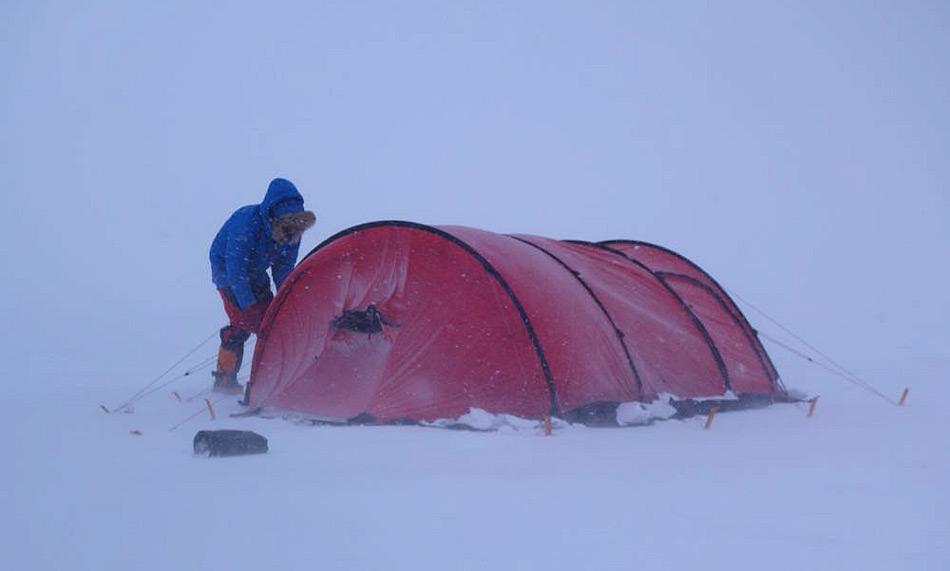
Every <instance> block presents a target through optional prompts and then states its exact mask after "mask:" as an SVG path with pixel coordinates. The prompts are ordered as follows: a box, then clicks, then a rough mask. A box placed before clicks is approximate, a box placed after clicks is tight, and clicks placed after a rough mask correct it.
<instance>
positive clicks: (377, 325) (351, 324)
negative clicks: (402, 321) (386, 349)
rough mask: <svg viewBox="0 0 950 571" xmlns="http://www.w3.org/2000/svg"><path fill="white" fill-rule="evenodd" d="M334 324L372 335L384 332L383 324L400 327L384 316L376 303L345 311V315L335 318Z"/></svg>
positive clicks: (339, 327)
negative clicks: (362, 308) (361, 308)
mask: <svg viewBox="0 0 950 571" xmlns="http://www.w3.org/2000/svg"><path fill="white" fill-rule="evenodd" d="M332 325H333V327H334V328H335V329H347V330H349V331H356V332H357V333H368V334H370V335H372V334H373V333H380V332H382V330H383V325H388V326H389V327H399V325H398V324H396V323H393V322H391V321H389V320H387V319H386V318H385V317H383V314H382V313H380V312H379V310H378V309H376V305H374V304H372V303H371V304H369V306H368V307H367V308H366V309H364V310H360V309H348V310H346V311H344V312H343V315H337V316H336V317H334V318H333V322H332Z"/></svg>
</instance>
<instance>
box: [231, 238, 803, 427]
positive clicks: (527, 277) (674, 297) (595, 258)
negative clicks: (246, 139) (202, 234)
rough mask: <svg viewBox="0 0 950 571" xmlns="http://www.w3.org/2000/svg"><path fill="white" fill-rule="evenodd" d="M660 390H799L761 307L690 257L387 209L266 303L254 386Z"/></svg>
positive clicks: (497, 398)
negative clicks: (749, 304)
mask: <svg viewBox="0 0 950 571" xmlns="http://www.w3.org/2000/svg"><path fill="white" fill-rule="evenodd" d="M661 395H662V396H663V397H664V398H666V395H669V397H670V398H671V399H672V400H673V404H674V406H677V408H678V409H679V410H680V411H681V412H686V411H688V410H693V409H695V408H696V406H697V403H708V402H712V401H716V400H718V401H721V402H722V403H723V404H731V405H732V406H740V405H744V404H748V403H763V402H771V401H773V400H776V399H783V398H784V397H785V391H784V389H783V388H782V387H781V385H780V383H779V381H778V374H777V373H776V370H775V368H774V367H773V365H772V363H771V361H770V360H769V357H768V355H767V354H766V352H765V350H764V349H763V347H762V345H761V343H760V342H759V340H758V338H757V336H756V333H755V331H754V330H753V329H752V327H751V326H750V325H749V323H748V321H747V320H746V319H745V317H744V316H743V315H742V313H741V312H740V311H739V309H738V308H737V307H736V305H735V304H734V303H733V302H732V301H731V300H730V298H729V296H728V295H727V294H726V293H725V292H724V291H723V289H722V288H721V287H719V285H718V284H717V283H716V282H715V281H714V280H713V279H712V278H711V277H709V275H708V274H706V273H705V272H704V271H703V270H701V269H700V268H699V267H698V266H696V265H695V264H693V263H692V262H690V261H689V260H687V259H686V258H683V257H682V256H680V255H678V254H676V253H674V252H671V251H669V250H666V249H664V248H661V247H658V246H654V245H651V244H646V243H643V242H633V241H611V242H602V243H598V244H594V243H586V242H576V241H559V240H553V239H550V238H541V237H538V236H526V235H510V236H509V235H501V234H494V233H491V232H485V231H482V230H476V229H474V228H465V227H459V226H440V227H432V226H424V225H421V224H416V223H410V222H396V221H387V222H373V223H369V224H363V225H360V226H356V227H353V228H350V229H348V230H344V231H343V232H340V233H339V234H337V235H335V236H333V237H331V238H329V239H328V240H326V241H325V242H324V243H323V244H321V245H319V246H318V247H317V248H315V249H314V250H313V251H312V252H310V254H309V255H308V256H307V257H306V258H304V260H303V261H302V262H301V263H300V264H299V265H298V266H297V268H296V269H295V270H294V272H293V273H292V274H291V276H290V277H289V278H288V279H287V281H286V282H285V284H284V286H283V287H282V288H281V290H280V291H279V292H278V294H277V297H276V298H275V300H274V303H273V304H272V305H271V308H270V310H269V311H268V314H267V315H266V316H265V319H264V324H263V327H262V331H261V334H260V336H259V339H258V341H257V348H256V350H255V352H254V362H253V366H252V374H251V380H250V382H249V383H248V387H247V393H246V397H245V402H246V403H247V404H248V405H249V406H250V407H251V408H252V409H276V410H280V411H290V412H297V413H302V414H303V415H306V416H312V417H318V418H330V419H338V420H341V421H346V420H353V419H359V420H361V421H367V420H371V421H378V422H395V421H404V420H408V421H422V420H434V419H448V418H457V417H459V416H460V415H462V414H464V413H466V412H467V411H468V410H469V409H470V408H480V409H483V410H486V411H488V412H492V413H508V414H513V415H517V416H522V417H529V418H541V417H543V416H546V415H552V416H557V417H562V418H567V419H572V420H581V421H585V420H590V421H594V422H598V421H599V420H598V419H599V417H601V416H603V414H602V413H604V411H607V413H608V414H607V415H606V416H609V413H610V412H611V411H612V410H614V409H616V407H617V405H618V404H619V403H623V402H630V401H641V402H650V401H653V400H655V399H657V398H658V397H660V396H661ZM700 407H701V404H700ZM601 420H602V419H601Z"/></svg>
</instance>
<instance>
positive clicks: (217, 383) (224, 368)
mask: <svg viewBox="0 0 950 571" xmlns="http://www.w3.org/2000/svg"><path fill="white" fill-rule="evenodd" d="M248 337H249V334H248V333H247V332H246V331H242V330H240V329H235V328H233V327H230V326H229V327H224V328H222V329H221V347H220V348H219V349H218V367H217V370H215V371H212V372H211V376H212V377H214V387H213V390H214V391H215V392H220V393H228V394H240V393H241V392H242V391H243V390H244V387H243V386H241V383H239V382H238V380H237V374H238V371H240V370H241V361H242V360H243V358H244V342H245V341H247V338H248Z"/></svg>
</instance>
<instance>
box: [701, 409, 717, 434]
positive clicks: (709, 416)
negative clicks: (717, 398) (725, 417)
mask: <svg viewBox="0 0 950 571" xmlns="http://www.w3.org/2000/svg"><path fill="white" fill-rule="evenodd" d="M717 412H719V405H718V404H714V405H713V406H712V408H711V409H709V414H707V415H706V425H705V426H703V430H709V427H710V426H712V421H713V418H715V416H716V413H717Z"/></svg>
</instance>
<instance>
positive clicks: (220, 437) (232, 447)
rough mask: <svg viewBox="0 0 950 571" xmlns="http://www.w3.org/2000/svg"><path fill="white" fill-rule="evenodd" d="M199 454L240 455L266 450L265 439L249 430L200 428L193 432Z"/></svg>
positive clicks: (259, 452) (196, 452) (196, 451)
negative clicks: (196, 432)
mask: <svg viewBox="0 0 950 571" xmlns="http://www.w3.org/2000/svg"><path fill="white" fill-rule="evenodd" d="M194 447H195V454H197V455H199V456H242V455H244V454H263V453H265V452H267V439H266V438H264V437H263V436H261V435H260V434H257V433H256V432H251V431H250V430H200V431H198V434H195V442H194Z"/></svg>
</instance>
